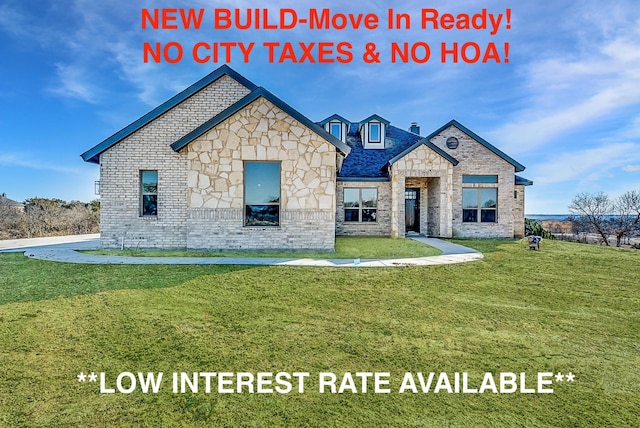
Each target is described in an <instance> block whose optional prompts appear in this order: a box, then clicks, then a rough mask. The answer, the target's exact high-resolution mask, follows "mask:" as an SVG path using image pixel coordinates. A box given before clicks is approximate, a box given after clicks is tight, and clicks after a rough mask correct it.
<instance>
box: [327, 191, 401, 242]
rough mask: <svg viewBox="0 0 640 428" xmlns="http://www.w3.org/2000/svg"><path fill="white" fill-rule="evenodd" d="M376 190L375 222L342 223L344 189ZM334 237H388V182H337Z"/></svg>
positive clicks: (389, 223) (389, 216)
mask: <svg viewBox="0 0 640 428" xmlns="http://www.w3.org/2000/svg"><path fill="white" fill-rule="evenodd" d="M345 188H358V189H362V188H368V189H371V188H376V189H378V208H377V211H376V221H375V222H345V221H344V189H345ZM336 199H337V203H336V225H335V228H336V235H340V236H389V235H390V234H391V183H390V182H389V181H374V182H365V181H357V182H352V181H339V182H338V189H337V195H336Z"/></svg>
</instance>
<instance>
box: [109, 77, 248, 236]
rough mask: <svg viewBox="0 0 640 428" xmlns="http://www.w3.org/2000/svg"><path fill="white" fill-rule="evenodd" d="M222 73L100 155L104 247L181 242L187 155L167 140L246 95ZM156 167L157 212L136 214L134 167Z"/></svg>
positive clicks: (137, 175) (137, 186) (136, 172)
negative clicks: (173, 148)
mask: <svg viewBox="0 0 640 428" xmlns="http://www.w3.org/2000/svg"><path fill="white" fill-rule="evenodd" d="M248 93H249V90H248V89H247V88H245V87H244V86H242V85H241V84H240V83H238V82H236V81H235V80H234V79H232V78H231V77H229V76H226V75H225V76H222V77H221V78H220V79H218V80H216V81H215V82H213V83H211V84H210V85H209V86H207V87H206V88H204V89H202V90H201V91H199V92H197V93H196V94H194V95H192V96H191V97H189V98H188V99H186V100H185V101H183V102H182V103H180V104H179V105H177V106H175V107H174V108H172V109H171V110H169V111H168V112H166V113H165V114H163V115H162V116H160V117H159V118H157V119H156V120H154V121H153V122H151V123H149V124H148V125H146V126H144V127H143V128H141V129H140V130H138V131H136V132H135V133H133V134H132V135H130V136H128V137H127V138H125V139H124V140H123V141H121V142H120V143H118V144H116V145H115V146H113V147H112V148H110V149H108V150H107V151H105V152H104V153H102V154H101V155H100V204H101V207H100V234H101V242H102V245H103V246H104V247H105V248H118V247H120V245H121V244H122V243H123V241H124V246H125V247H127V248H129V247H140V248H145V247H146V248H149V247H156V248H184V247H186V245H187V223H186V218H187V155H186V153H176V152H174V151H173V150H172V149H171V147H170V144H171V143H173V142H175V141H176V140H178V139H179V138H180V137H182V136H184V135H185V134H187V133H188V132H190V131H192V130H193V129H195V128H196V127H198V126H199V125H201V124H202V123H204V122H205V121H207V120H208V119H210V118H211V117H213V116H215V115H216V114H218V113H220V112H221V111H222V110H224V109H225V108H227V107H228V106H230V105H231V104H233V103H234V102H236V101H238V100H239V99H240V98H242V97H243V96H245V95H247V94H248ZM141 170H157V171H158V215H157V217H141V216H140V171H141Z"/></svg>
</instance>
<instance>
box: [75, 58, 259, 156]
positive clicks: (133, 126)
mask: <svg viewBox="0 0 640 428" xmlns="http://www.w3.org/2000/svg"><path fill="white" fill-rule="evenodd" d="M223 76H229V77H231V78H232V79H233V80H235V81H236V82H238V83H239V84H240V85H242V86H244V87H245V88H247V89H248V90H249V91H253V90H255V89H257V88H258V87H257V86H256V85H255V84H254V83H253V82H251V81H249V80H248V79H247V78H245V77H244V76H242V75H241V74H239V73H238V72H237V71H235V70H233V69H232V68H231V67H229V66H228V65H226V64H225V65H222V66H221V67H218V68H217V69H216V70H214V71H212V72H211V73H209V74H208V75H206V76H205V77H203V78H202V79H200V80H198V81H197V82H196V83H194V84H193V85H191V86H189V87H188V88H186V89H185V90H183V91H182V92H180V93H178V94H176V95H174V96H173V97H171V98H170V99H168V100H167V101H165V102H164V103H162V104H160V105H159V106H158V107H156V108H154V109H153V110H151V111H150V112H148V113H147V114H145V115H144V116H142V117H140V118H139V119H137V120H135V121H134V122H132V123H130V124H129V125H127V126H126V127H124V128H122V129H121V130H120V131H118V132H116V133H115V134H113V135H112V136H110V137H109V138H107V139H106V140H104V141H102V142H101V143H99V144H98V145H96V146H94V147H92V148H91V149H89V150H87V151H86V152H84V153H83V154H81V155H80V156H81V157H82V159H83V160H84V161H85V162H92V163H99V161H100V154H102V153H103V152H105V151H106V150H108V149H110V148H111V147H113V146H115V145H116V144H118V143H119V142H120V141H122V140H124V139H125V138H127V137H128V136H130V135H131V134H133V133H134V132H136V131H138V130H139V129H141V128H143V127H144V126H146V125H148V124H149V123H151V122H153V121H154V120H156V119H158V118H159V117H160V116H162V115H163V114H165V113H166V112H168V111H169V110H171V109H172V108H174V107H176V106H177V105H179V104H180V103H182V102H183V101H185V100H186V99H188V98H190V97H191V96H193V95H195V94H196V93H198V92H200V91H201V90H203V89H204V88H206V87H207V86H209V85H211V84H212V83H213V82H215V81H217V80H218V79H220V78H221V77H223Z"/></svg>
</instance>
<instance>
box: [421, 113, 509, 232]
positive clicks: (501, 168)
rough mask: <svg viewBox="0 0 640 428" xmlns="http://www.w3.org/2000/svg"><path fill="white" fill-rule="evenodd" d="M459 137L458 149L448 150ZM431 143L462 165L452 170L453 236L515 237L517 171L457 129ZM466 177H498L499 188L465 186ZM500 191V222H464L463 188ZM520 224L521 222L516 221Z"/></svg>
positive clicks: (447, 131)
mask: <svg viewBox="0 0 640 428" xmlns="http://www.w3.org/2000/svg"><path fill="white" fill-rule="evenodd" d="M449 137H456V138H457V139H458V141H459V145H458V148H456V149H449V148H448V147H447V145H446V141H447V139H448V138H449ZM431 142H432V143H433V144H435V145H436V146H438V147H439V148H441V149H442V150H444V151H445V152H447V153H449V154H450V155H451V156H453V157H454V158H455V159H457V160H458V161H459V163H458V165H456V166H455V167H454V168H453V193H452V197H453V200H452V207H453V222H452V224H453V236H460V237H468V238H494V237H498V238H513V236H514V234H515V219H514V216H515V215H516V210H515V205H516V203H515V201H514V198H513V191H514V186H515V168H514V166H513V165H511V164H510V163H508V162H507V161H505V160H504V159H502V158H500V157H499V156H498V155H496V154H495V153H493V152H492V151H491V150H489V149H487V148H486V147H484V146H483V145H482V144H480V143H478V142H477V141H475V140H474V139H473V138H471V137H469V136H468V135H467V134H465V133H464V132H462V131H461V130H459V129H458V128H456V127H454V126H450V127H449V128H447V129H445V130H444V131H442V132H441V133H440V134H438V135H436V136H435V137H433V138H432V139H431ZM463 175H497V176H498V184H497V185H496V184H467V183H465V184H464V185H463V184H462V176H463ZM463 187H465V188H473V187H494V188H495V187H497V188H498V213H497V218H498V221H497V222H496V223H463V222H462V188H463ZM517 221H518V222H520V221H521V220H517Z"/></svg>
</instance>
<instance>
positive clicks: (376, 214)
mask: <svg viewBox="0 0 640 428" xmlns="http://www.w3.org/2000/svg"><path fill="white" fill-rule="evenodd" d="M347 190H357V191H358V206H357V207H346V206H345V205H344V194H345V192H346V191H347ZM363 190H375V192H376V205H375V207H365V206H363V203H362V191H363ZM378 193H379V192H378V188H377V187H345V188H343V189H342V213H343V215H344V223H349V224H354V223H357V224H377V223H378ZM346 210H358V220H347V212H346ZM364 210H375V220H374V221H363V220H362V211H364Z"/></svg>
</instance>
